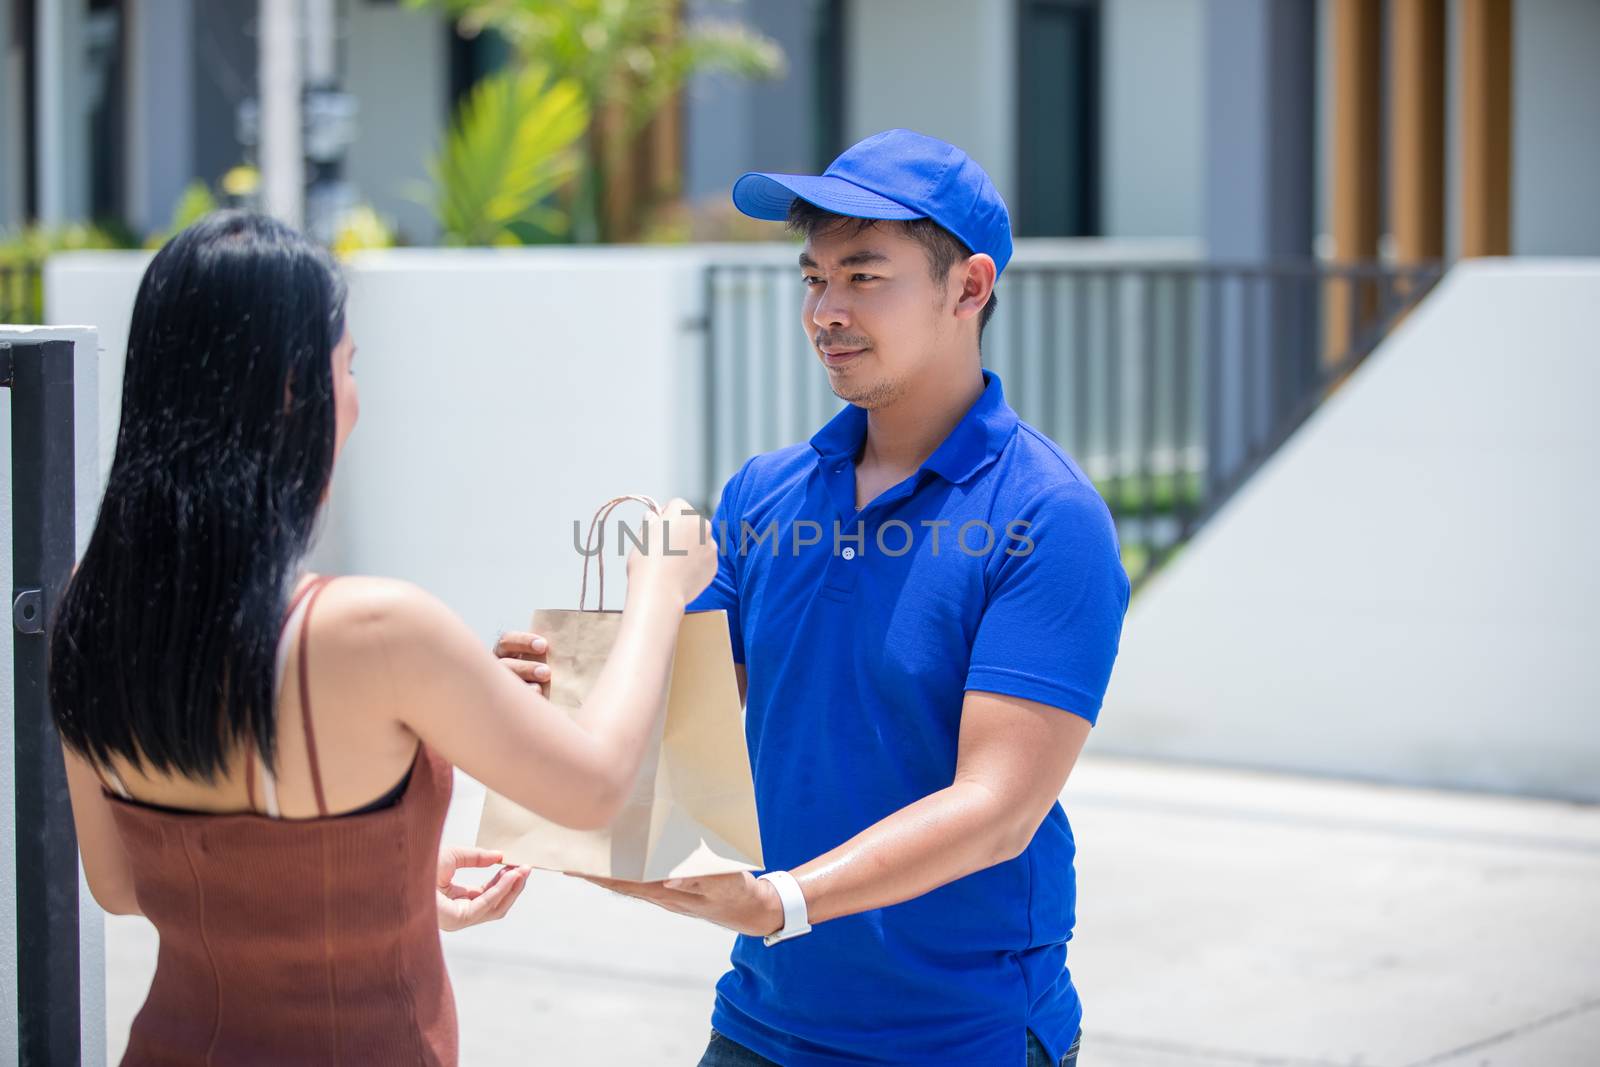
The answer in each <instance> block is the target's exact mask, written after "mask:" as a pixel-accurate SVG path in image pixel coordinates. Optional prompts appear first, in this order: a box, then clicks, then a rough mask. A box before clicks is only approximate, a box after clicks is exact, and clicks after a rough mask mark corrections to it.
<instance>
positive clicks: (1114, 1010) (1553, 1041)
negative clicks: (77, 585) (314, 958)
mask: <svg viewBox="0 0 1600 1067" xmlns="http://www.w3.org/2000/svg"><path fill="white" fill-rule="evenodd" d="M480 795H481V794H480V792H479V791H478V790H476V789H475V788H473V787H472V786H471V784H470V783H463V785H462V787H461V788H460V789H458V796H457V804H456V807H455V808H454V809H453V810H452V814H451V820H450V824H449V825H448V826H447V828H446V834H447V835H448V836H450V837H451V838H452V839H454V840H470V838H471V836H472V832H473V829H474V827H475V823H476V814H477V805H478V799H479V797H480ZM1064 801H1065V803H1066V807H1067V813H1068V815H1069V817H1070V818H1071V821H1072V826H1073V830H1074V832H1075V835H1076V837H1077V840H1078V847H1079V863H1078V869H1079V902H1078V904H1079V906H1078V935H1077V937H1076V938H1075V939H1074V941H1073V943H1072V950H1071V954H1070V963H1071V966H1072V969H1073V974H1074V977H1075V979H1076V981H1077V983H1078V986H1079V988H1080V990H1081V991H1082V994H1083V997H1084V1001H1085V1004H1086V1011H1087V1016H1086V1020H1085V1034H1084V1047H1083V1055H1082V1060H1081V1062H1082V1065H1083V1067H1181V1065H1196V1067H1224V1065H1230V1067H1238V1065H1261V1067H1265V1065H1269V1064H1275V1065H1285V1067H1335V1065H1342V1067H1479V1065H1489V1064H1493V1065H1497V1067H1504V1065H1530V1067H1532V1065H1538V1067H1585V1065H1591V1064H1600V904H1597V901H1600V808H1595V807H1584V806H1577V805H1569V804H1561V803H1556V802H1549V801H1533V800H1520V799H1511V798H1503V797H1489V796H1481V795H1464V794H1450V793H1438V792H1429V791H1422V790H1411V789H1401V788H1395V787H1388V786H1375V785H1364V784H1357V783H1349V782H1337V781H1326V780H1317V779H1307V778H1296V777H1288V776H1280V775H1268V774H1261V773H1255V772H1248V771H1228V770H1217V769H1210V768H1196V767H1189V766H1183V765H1175V764H1158V763H1147V762H1140V761H1133V760H1121V759H1111V758H1107V757H1086V758H1085V759H1084V760H1083V761H1082V762H1081V763H1080V764H1079V766H1078V768H1077V770H1075V771H1074V772H1073V778H1072V781H1071V783H1070V784H1069V786H1068V788H1067V792H1066V794H1065V797H1064ZM730 943H731V935H727V934H725V933H724V932H723V931H721V930H718V929H716V928H714V927H709V926H705V925H701V924H696V923H692V922H689V921H687V920H684V919H681V918H679V917H677V916H673V915H668V914H666V913H662V912H658V911H656V910H654V909H652V908H649V907H648V906H646V905H642V904H638V903H636V902H634V901H629V900H625V899H622V898H619V897H615V896H613V895H611V894H607V893H605V892H604V891H602V890H599V889H596V888H594V887H592V886H589V885H587V884H586V883H581V882H577V881H574V880H571V879H565V878H562V877H560V876H558V875H540V876H536V877H535V878H534V879H533V880H532V881H531V882H530V883H529V886H528V889H527V890H526V891H525V892H524V894H523V897H522V900H521V901H520V902H519V904H518V906H517V908H516V910H515V911H514V912H513V914H512V915H511V916H510V917H508V918H507V919H506V920H504V921H503V922H500V923H497V924H491V925H489V926H487V927H481V928H478V929H475V930H469V931H464V932H462V933H459V934H453V935H446V937H445V944H446V949H447V954H448V957H449V961H450V967H451V975H452V979H453V981H454V983H455V989H456V997H457V1001H458V1004H459V1010H460V1016H461V1028H462V1062H463V1063H464V1064H465V1065H467V1067H479V1065H484V1067H495V1065H500V1064H506V1065H509V1064H518V1065H522V1064H559V1065H563V1067H565V1065H568V1064H573V1065H581V1064H594V1065H597V1067H610V1065H617V1067H621V1065H624V1064H626V1065H630V1067H631V1065H636V1064H643V1065H655V1064H661V1065H666V1067H672V1065H692V1064H693V1063H694V1062H695V1061H696V1058H697V1057H698V1055H699V1052H700V1050H701V1049H702V1048H703V1047H704V1043H705V1038H706V1034H707V1026H708V1019H709V1015H710V1007H711V988H712V985H713V983H714V982H715V980H716V977H717V976H718V975H719V974H720V973H721V971H722V968H723V965H724V963H725V962H726V959H727V952H728V947H729V944H730ZM107 945H108V956H109V958H108V961H107V962H108V967H107V970H108V972H109V974H110V976H111V977H110V988H109V989H108V1011H107V1015H108V1022H109V1028H110V1049H111V1053H112V1057H113V1062H115V1059H116V1057H117V1056H119V1055H120V1053H121V1049H122V1047H123V1044H124V1042H125V1041H126V1036H127V1029H128V1025H129V1023H130V1022H131V1020H132V1017H133V1014H134V1012H135V1011H136V1010H137V1009H138V1005H139V1003H140V1001H141V1000H142V999H143V996H144V992H145V989H146V987H147V985H148V983H149V975H150V971H151V968H152V967H153V966H154V960H155V937H154V934H153V932H152V931H151V929H150V927H149V925H148V924H147V923H145V922H144V920H142V919H118V918H111V919H109V920H108V928H107Z"/></svg>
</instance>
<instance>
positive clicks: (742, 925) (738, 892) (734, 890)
mask: <svg viewBox="0 0 1600 1067" xmlns="http://www.w3.org/2000/svg"><path fill="white" fill-rule="evenodd" d="M572 877H574V878H582V879H583V880H584V881H586V882H593V883H594V884H595V885H597V886H602V887H603V888H606V889H609V890H611V891H612V892H614V893H621V894H622V895H623V896H628V897H635V898H637V899H639V900H648V901H649V902H650V903H652V904H655V905H657V906H659V907H662V908H665V909H667V910H668V911H675V912H677V913H678V914H679V915H689V916H692V917H694V918H696V919H705V920H706V921H707V922H713V923H716V924H717V925H718V926H724V927H727V928H728V929H729V930H735V931H737V932H739V933H741V934H748V935H750V936H751V937H765V936H766V935H768V934H773V933H777V932H778V931H779V930H781V929H783V901H782V900H780V899H779V898H778V891H777V890H776V889H774V888H772V885H771V883H769V882H763V881H761V880H760V879H758V878H755V877H753V876H752V875H750V874H748V873H746V872H744V871H740V872H739V873H737V874H714V875H711V876H709V877H705V878H669V879H667V880H666V881H665V882H621V881H617V880H616V879H613V878H595V877H591V876H589V875H584V874H577V875H573V876H572Z"/></svg>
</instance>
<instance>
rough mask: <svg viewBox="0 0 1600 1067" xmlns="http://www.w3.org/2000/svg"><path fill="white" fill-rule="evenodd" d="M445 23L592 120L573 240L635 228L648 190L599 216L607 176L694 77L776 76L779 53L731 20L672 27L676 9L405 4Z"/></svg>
mask: <svg viewBox="0 0 1600 1067" xmlns="http://www.w3.org/2000/svg"><path fill="white" fill-rule="evenodd" d="M407 2H408V3H409V4H410V5H411V6H413V7H422V6H434V7H439V8H442V9H444V10H445V11H446V12H447V13H449V14H450V15H452V16H454V17H455V18H456V19H457V20H458V22H457V24H458V26H459V27H460V29H461V32H462V33H464V34H467V35H473V34H477V33H480V32H483V31H484V30H494V31H495V32H497V33H499V34H500V35H501V36H502V37H503V38H505V40H506V41H507V42H508V43H509V44H510V46H511V47H512V49H513V50H514V51H515V52H516V54H517V56H518V61H519V62H520V63H521V64H524V65H537V66H541V67H544V68H545V69H548V70H549V71H550V72H551V73H552V75H553V76H555V77H557V78H570V79H571V80H572V81H573V82H575V83H576V84H577V86H578V87H579V90H580V92H581V93H582V96H583V99H584V102H585V103H586V104H587V105H588V107H589V113H590V115H591V116H592V117H593V120H594V121H593V122H592V123H591V124H590V126H589V129H588V131H587V135H586V136H585V138H584V141H583V171H582V176H583V181H582V182H581V183H580V185H579V187H578V188H577V189H576V190H575V192H576V194H577V195H576V197H575V205H574V206H575V214H576V221H577V228H578V230H579V233H578V237H579V239H580V240H616V239H619V238H621V237H629V236H633V235H635V234H636V233H637V232H638V231H640V230H642V229H643V228H644V220H645V213H646V211H647V210H648V209H649V208H650V207H652V206H653V205H652V204H651V203H649V201H651V200H656V199H661V198H663V197H664V196H665V195H666V194H668V193H670V192H673V190H663V189H656V190H648V191H646V192H645V193H644V194H642V196H641V198H640V202H638V203H632V204H628V205H624V210H621V211H617V210H613V211H607V210H604V205H605V200H606V190H607V188H608V182H609V178H610V175H612V174H613V173H620V172H622V171H623V170H625V169H626V168H627V167H628V166H629V164H630V152H631V150H632V148H633V146H634V144H635V142H636V140H637V138H638V136H639V134H640V132H641V130H643V128H644V127H645V126H646V125H647V124H648V123H649V122H650V121H651V120H652V119H653V118H655V117H656V116H657V115H658V114H659V113H660V112H661V110H662V109H663V108H664V107H665V106H666V105H667V103H668V102H669V101H670V100H671V99H672V97H673V95H674V94H675V93H677V91H678V90H679V89H680V88H681V87H682V86H683V84H684V82H685V81H687V80H688V78H689V76H690V75H692V74H695V73H697V72H721V73H727V74H731V75H734V76H736V77H744V78H771V77H778V76H781V75H782V73H783V71H784V69H785V61H784V55H783V49H782V48H781V47H780V46H779V45H778V44H777V42H775V41H773V40H771V39H770V38H768V37H765V36H762V35H761V34H759V33H757V32H755V31H754V30H751V29H749V28H748V27H746V26H743V25H741V24H739V23H736V22H732V21H718V20H700V21H697V22H696V23H694V24H692V25H690V26H688V27H686V28H685V27H680V12H681V9H682V3H681V0H407Z"/></svg>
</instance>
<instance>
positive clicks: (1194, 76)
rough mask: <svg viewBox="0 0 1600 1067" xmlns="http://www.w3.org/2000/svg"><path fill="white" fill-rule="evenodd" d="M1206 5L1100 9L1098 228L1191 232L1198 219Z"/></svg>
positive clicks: (1115, 2) (1175, 0)
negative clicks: (1100, 203)
mask: <svg viewBox="0 0 1600 1067" xmlns="http://www.w3.org/2000/svg"><path fill="white" fill-rule="evenodd" d="M1204 16H1205V8H1204V7H1203V5H1200V4H1196V3H1194V2H1193V0H1111V2H1110V3H1107V4H1105V6H1104V7H1103V8H1102V15H1101V18H1102V20H1103V21H1102V26H1101V50H1102V51H1101V86H1100V88H1101V94H1102V98H1101V118H1102V122H1101V130H1100V151H1101V166H1102V170H1101V175H1100V189H1101V199H1102V201H1103V207H1102V219H1101V222H1102V230H1103V232H1104V233H1105V235H1106V236H1107V237H1193V236H1197V235H1199V234H1200V233H1201V232H1202V230H1203V227H1202V225H1201V218H1200V212H1201V206H1202V205H1201V192H1202V189H1201V182H1202V179H1203V170H1204V168H1203V166H1202V164H1203V161H1204V158H1205V157H1204V156H1203V155H1202V147H1203V146H1202V145H1201V132H1202V130H1203V128H1204V125H1205V121H1204V116H1203V114H1202V109H1203V107H1204V104H1205V47H1204V44H1205V17H1204Z"/></svg>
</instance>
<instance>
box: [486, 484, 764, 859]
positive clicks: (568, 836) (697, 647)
mask: <svg viewBox="0 0 1600 1067" xmlns="http://www.w3.org/2000/svg"><path fill="white" fill-rule="evenodd" d="M628 499H633V500H641V501H642V502H644V503H645V504H647V505H648V506H650V507H651V508H652V509H653V510H659V509H658V508H656V505H655V503H654V501H650V500H649V499H648V498H640V497H619V498H617V499H616V500H612V501H608V502H607V503H606V504H605V505H602V507H601V509H600V511H599V512H597V513H596V515H595V519H594V521H593V522H591V523H590V526H589V541H588V548H589V549H590V550H591V553H592V558H596V559H600V560H601V563H600V567H599V574H600V598H599V605H600V606H597V608H596V610H594V611H585V610H583V603H584V597H585V596H586V594H587V592H588V579H589V574H588V571H589V567H588V561H589V559H590V558H591V556H588V555H586V556H585V558H584V577H583V587H582V590H581V591H580V593H579V597H578V610H576V611H571V610H561V609H540V610H538V611H535V612H534V614H533V623H532V628H533V631H534V632H535V633H538V634H542V635H543V636H544V637H546V638H548V639H549V641H550V652H549V655H548V657H547V659H548V662H549V664H550V676H551V681H550V683H549V684H548V685H547V686H546V687H545V695H546V696H548V697H549V698H550V699H551V700H552V701H553V702H554V703H556V704H558V705H561V706H562V707H565V708H569V709H575V708H577V707H578V706H579V705H580V704H581V703H582V702H583V699H584V697H585V696H586V695H587V694H588V692H589V689H590V687H591V686H592V685H593V684H594V681H595V679H596V678H597V677H599V674H600V671H601V669H602V668H603V667H604V666H605V662H606V658H607V657H608V656H609V655H610V654H611V648H612V645H613V644H614V643H615V641H616V635H617V629H618V627H619V626H620V625H621V623H622V613H621V612H619V611H606V610H604V607H603V605H604V603H605V564H604V561H603V551H595V550H596V549H600V550H603V548H604V545H605V520H606V518H607V517H608V516H609V515H610V512H611V510H612V509H613V508H615V507H616V506H617V504H619V503H621V502H622V501H623V500H628ZM597 527H598V529H599V534H600V537H599V541H598V542H596V541H595V539H594V535H595V530H596V528H597ZM478 845H479V847H481V848H489V849H498V850H499V851H501V852H503V853H504V854H505V859H506V862H507V863H513V864H522V865H527V866H532V867H545V868H550V869H552V870H560V871H572V872H575V873H579V874H591V875H598V876H600V877H604V878H620V879H626V880H629V881H636V882H655V881H660V880H662V879H665V878H687V877H693V876H696V875H708V874H727V873H731V872H735V871H748V870H758V869H760V868H761V866H762V865H763V864H762V858H761V832H760V828H759V827H758V825H757V823H756V802H755V786H754V783H753V782H752V781H751V777H750V755H749V749H748V748H747V747H746V744H745V736H744V713H743V709H742V708H741V707H740V704H739V686H738V681H737V679H736V678H735V676H734V672H733V648H732V645H731V643H730V642H729V639H728V613H727V612H725V611H696V612H691V613H689V614H687V615H685V616H684V619H683V623H682V624H681V626H680V628H679V631H678V644H677V649H676V651H675V652H674V654H673V660H672V678H671V682H670V686H669V690H668V695H667V712H666V716H665V717H664V719H662V720H659V721H658V722H657V725H656V733H655V736H654V737H653V738H652V740H651V742H650V748H649V750H648V751H647V752H646V753H645V758H644V762H643V765H642V767H641V769H640V772H639V777H638V779H637V781H636V782H635V783H634V789H633V794H632V796H631V797H630V798H629V800H628V802H627V804H626V806H625V807H624V808H623V810H622V814H621V815H619V816H618V817H617V819H616V821H615V822H613V823H612V825H611V826H610V827H609V828H607V829H604V830H572V829H568V828H566V827H564V826H558V825H556V824H555V823H553V822H550V821H549V820H548V819H544V818H541V817H540V816H538V815H535V814H534V813H533V812H531V811H528V810H527V809H526V808H523V807H520V806H518V805H517V804H515V803H513V802H512V801H510V800H508V799H506V798H505V797H503V796H500V795H499V794H498V793H495V792H493V791H490V792H489V794H488V796H487V797H486V798H485V800H484V804H483V816H482V818H481V820H480V822H479V824H478Z"/></svg>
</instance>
